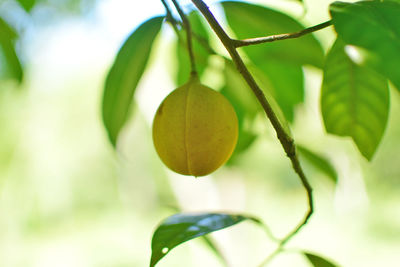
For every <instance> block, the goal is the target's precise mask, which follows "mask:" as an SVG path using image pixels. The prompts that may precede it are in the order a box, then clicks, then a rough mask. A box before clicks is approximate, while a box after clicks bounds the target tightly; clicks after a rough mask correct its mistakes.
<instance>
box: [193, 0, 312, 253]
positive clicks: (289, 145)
mask: <svg viewBox="0 0 400 267" xmlns="http://www.w3.org/2000/svg"><path fill="white" fill-rule="evenodd" d="M192 2H193V3H194V5H195V6H196V7H197V8H198V9H199V11H200V12H201V13H202V14H203V16H204V17H205V18H206V20H207V21H208V23H209V25H210V26H211V28H212V29H213V31H214V32H215V33H216V35H217V36H218V38H219V39H220V40H221V42H222V44H223V45H224V46H225V48H226V50H227V51H228V53H229V54H230V56H231V58H232V60H233V62H234V63H235V65H236V68H237V69H238V71H239V72H240V74H241V75H242V76H243V78H244V79H245V80H246V82H247V84H248V85H249V87H250V88H251V90H252V91H253V93H254V95H255V96H256V98H257V100H258V101H259V103H260V104H261V106H262V108H263V109H264V111H265V114H266V115H267V117H268V119H269V120H270V122H271V124H272V126H273V127H274V129H275V131H276V134H277V137H278V139H279V141H280V143H281V145H282V147H283V149H284V151H285V153H286V155H287V156H288V157H289V159H290V161H291V163H292V167H293V169H294V171H295V172H296V173H297V175H298V176H299V177H300V180H301V182H302V184H303V186H304V188H305V189H306V191H307V198H308V206H309V207H308V211H307V213H306V214H305V216H304V218H303V220H302V221H301V222H300V223H299V224H298V225H297V226H296V228H294V230H293V231H291V232H290V233H289V234H288V235H286V237H284V238H283V239H282V240H281V241H280V243H279V246H278V248H277V250H276V251H275V252H274V253H273V254H272V255H271V256H272V257H273V256H275V255H276V254H277V253H278V252H279V251H280V250H281V249H282V247H283V246H284V245H285V244H286V243H287V242H288V241H289V240H290V238H292V237H293V236H294V235H295V234H296V233H297V232H298V231H299V230H300V229H301V228H302V227H303V226H304V225H305V224H306V223H307V222H308V220H309V218H310V217H311V215H312V213H313V195H312V188H311V186H310V184H309V183H308V181H307V178H306V176H305V174H304V172H303V170H302V168H301V165H300V162H299V159H298V157H297V155H296V146H295V144H294V140H293V139H292V138H291V137H290V136H289V135H288V134H287V133H286V131H285V129H284V128H283V126H282V125H281V123H280V122H279V120H278V117H277V116H276V114H275V112H274V111H273V109H272V107H271V105H270V103H269V102H268V100H267V99H266V97H265V95H264V93H263V92H262V90H261V88H260V87H259V85H258V84H257V82H256V81H255V79H254V77H253V76H252V75H251V73H250V71H249V70H248V69H247V67H246V65H245V64H244V62H243V60H242V58H241V57H240V55H239V53H238V52H237V50H236V48H237V47H236V46H235V40H232V39H231V38H230V37H229V36H228V35H227V34H226V32H225V31H224V29H223V28H222V27H221V25H220V24H219V23H218V21H217V20H216V19H215V17H214V15H213V14H212V13H211V11H210V10H209V9H208V7H207V5H206V4H205V3H204V2H203V1H202V0H192Z"/></svg>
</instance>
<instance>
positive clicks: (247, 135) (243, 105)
mask: <svg viewBox="0 0 400 267" xmlns="http://www.w3.org/2000/svg"><path fill="white" fill-rule="evenodd" d="M224 77H225V86H224V87H223V88H222V89H221V91H220V93H221V94H223V95H224V96H225V97H226V98H227V99H228V100H229V102H230V103H231V104H232V105H233V107H234V108H235V111H236V115H237V117H238V122H239V139H238V143H237V144H236V147H235V150H234V152H233V154H232V156H231V157H230V159H229V161H228V164H232V163H235V161H236V159H237V156H238V155H240V154H241V153H242V152H244V151H245V150H246V149H247V148H249V147H250V145H251V144H252V143H253V142H254V141H255V140H256V138H257V135H256V134H255V133H254V132H253V131H252V129H251V126H252V124H253V121H254V118H255V116H256V114H257V113H258V112H259V111H261V106H260V104H259V103H258V102H257V99H256V97H255V96H254V94H253V93H252V91H251V90H250V88H249V86H248V85H247V84H246V82H245V81H244V79H243V77H241V76H240V74H239V72H238V71H237V70H236V68H235V66H234V64H233V62H232V61H230V60H225V68H224Z"/></svg>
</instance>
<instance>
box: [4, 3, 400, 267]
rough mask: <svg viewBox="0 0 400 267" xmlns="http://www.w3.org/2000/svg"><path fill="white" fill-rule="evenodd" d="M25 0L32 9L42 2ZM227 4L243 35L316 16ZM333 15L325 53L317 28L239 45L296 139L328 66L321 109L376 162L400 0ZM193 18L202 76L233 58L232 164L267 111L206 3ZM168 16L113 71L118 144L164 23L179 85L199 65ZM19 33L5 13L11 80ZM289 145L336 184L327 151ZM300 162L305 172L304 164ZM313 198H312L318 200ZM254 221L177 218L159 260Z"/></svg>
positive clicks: (165, 233)
mask: <svg viewBox="0 0 400 267" xmlns="http://www.w3.org/2000/svg"><path fill="white" fill-rule="evenodd" d="M18 2H19V3H20V5H21V6H22V7H23V8H24V9H25V10H26V11H27V12H30V11H31V10H32V9H33V8H34V7H35V4H36V2H37V1H35V0H30V1H29V0H26V1H23V0H20V1H18ZM193 2H195V1H193ZM298 2H302V1H298ZM219 4H220V6H221V7H222V11H223V13H224V15H225V16H226V25H224V28H226V29H229V32H232V33H233V34H234V37H235V38H237V39H238V40H243V39H252V38H257V37H264V36H271V35H279V34H286V33H293V34H294V33H298V32H302V31H306V30H307V28H306V26H305V25H306V23H305V22H304V21H301V19H297V18H294V17H292V16H290V15H288V14H285V13H283V12H281V11H277V10H275V9H273V8H269V7H265V6H261V5H256V4H251V3H244V2H240V1H223V2H220V3H219ZM329 12H330V16H331V21H330V24H332V25H333V26H334V30H335V40H334V43H333V44H332V46H331V48H330V49H329V51H324V50H323V48H322V45H321V44H320V40H319V38H318V37H317V36H316V35H314V34H313V33H311V31H310V32H308V34H304V35H303V36H297V37H293V38H292V37H289V38H286V39H287V40H286V39H285V40H278V39H279V38H276V39H277V40H273V42H271V43H270V42H265V43H257V44H250V45H246V46H244V47H241V48H238V47H236V48H238V49H239V51H240V55H241V56H243V58H245V63H246V67H247V68H248V69H249V70H250V72H251V74H252V75H253V76H252V77H254V79H255V81H256V82H257V83H258V84H259V85H260V87H261V89H262V91H263V93H264V94H265V95H266V99H267V100H268V102H270V104H271V106H272V108H271V109H272V111H271V112H272V113H273V114H276V116H277V117H278V124H279V125H282V127H283V128H284V129H285V133H284V134H285V135H287V136H289V137H290V138H292V137H291V134H290V126H291V125H293V123H294V122H295V121H296V116H297V112H296V109H297V107H299V106H301V104H302V103H303V102H304V100H305V97H306V96H305V82H304V80H305V71H304V69H305V68H308V67H312V68H315V69H319V70H321V71H322V75H323V82H322V86H321V92H320V95H321V98H320V112H321V116H322V118H323V125H324V127H325V129H326V132H327V133H329V134H331V135H333V136H337V137H350V138H351V139H352V140H353V142H354V144H355V145H356V147H357V149H358V151H359V152H360V154H361V155H362V156H363V157H364V158H365V159H367V160H368V161H371V160H373V158H374V156H375V155H376V154H377V153H379V144H380V143H381V141H382V138H383V137H384V133H385V129H386V128H387V123H388V118H389V116H390V114H389V111H390V98H391V93H392V92H391V91H390V86H389V85H393V87H394V88H396V89H397V91H398V90H400V68H399V66H400V3H399V1H394V0H388V1H359V2H355V3H345V2H333V3H332V4H331V5H330V7H329ZM187 17H188V18H189V21H190V24H191V25H192V31H193V32H192V38H193V52H194V55H195V59H196V66H197V69H198V72H199V75H200V76H202V75H203V74H204V73H205V72H206V70H207V68H209V67H210V66H209V64H210V58H211V56H217V57H219V58H221V59H222V62H223V64H224V65H223V67H222V68H221V69H220V70H219V71H220V73H219V74H220V75H221V77H223V85H222V88H221V89H220V91H221V93H222V94H223V95H225V96H226V97H227V98H228V99H229V100H230V102H231V103H232V105H233V106H234V107H235V110H236V112H237V115H238V120H239V141H238V142H239V143H238V146H237V148H236V150H235V152H234V154H233V157H232V159H231V160H230V161H229V165H235V164H236V162H238V158H239V156H241V155H242V154H244V152H246V151H247V150H248V149H249V148H250V147H251V145H252V144H253V143H254V142H255V141H256V139H257V138H258V137H259V133H258V132H257V131H255V130H254V127H252V126H253V125H254V124H255V120H256V118H257V117H258V115H260V114H261V113H262V112H263V109H261V108H260V106H259V104H258V103H257V101H256V98H255V97H254V96H253V93H252V92H251V91H250V90H248V86H247V85H246V83H245V82H244V80H243V73H242V72H241V71H237V69H236V68H237V65H235V62H234V60H232V59H231V58H228V57H227V56H226V55H225V54H224V53H221V52H219V50H218V48H217V47H216V45H215V43H214V42H212V38H211V36H213V35H212V33H211V28H210V27H209V25H207V23H205V21H204V20H203V18H202V15H201V14H200V13H199V12H198V10H196V9H194V10H192V11H190V12H188V14H187ZM165 18H168V16H164V15H162V16H157V17H153V18H150V19H148V20H146V21H145V22H143V24H141V25H140V26H139V27H138V28H137V29H135V30H134V31H133V32H132V34H130V35H129V37H128V38H127V39H126V41H125V42H124V43H123V45H122V46H121V48H120V50H119V52H118V54H117V55H116V58H115V60H114V63H113V65H112V66H111V68H110V70H109V72H108V75H107V78H106V81H105V85H104V92H103V99H102V100H103V101H102V118H103V123H104V127H105V129H106V131H107V133H108V136H109V140H110V142H111V144H112V145H113V146H114V147H116V146H117V142H118V136H119V134H120V132H121V130H122V129H123V127H124V126H125V124H126V122H127V119H128V116H129V114H130V112H131V110H132V107H133V103H134V99H135V91H136V88H137V87H138V85H139V84H140V80H141V78H142V76H143V73H144V72H145V70H146V68H147V67H148V60H149V58H150V56H151V54H152V53H154V51H153V50H154V45H153V43H154V40H155V39H156V38H157V36H158V35H159V33H160V31H161V30H162V29H163V28H162V24H163V23H167V22H168V23H170V24H171V25H172V26H173V27H174V29H175V30H176V36H175V37H174V40H173V42H174V45H175V53H176V54H175V56H176V59H177V71H176V73H174V77H173V78H174V80H175V81H176V83H177V85H181V84H182V83H184V82H185V81H187V80H188V77H189V73H190V63H191V62H190V57H189V56H188V54H187V47H186V45H187V43H188V40H187V37H186V35H185V33H186V31H187V29H185V28H184V27H183V25H182V23H181V22H179V20H170V19H165ZM210 24H211V23H210ZM321 29H322V28H321ZM18 35H19V33H18V32H17V31H16V30H14V29H13V27H12V26H10V25H9V23H8V22H7V21H6V20H4V19H2V18H1V17H0V48H1V54H0V56H1V57H0V59H1V64H0V66H1V75H2V78H3V76H4V77H6V78H8V79H13V80H16V81H17V82H19V83H21V82H22V79H23V66H22V64H21V62H20V59H19V56H18V54H17V49H16V42H17V38H18ZM231 37H233V36H231ZM272 39H273V38H272ZM235 40H236V39H235ZM231 41H232V40H231ZM239 70H241V69H240V67H239ZM397 91H395V92H396V93H397ZM264 110H265V108H264ZM278 138H280V136H279V134H278ZM290 138H289V139H290ZM290 140H291V139H290ZM285 152H286V153H287V154H288V156H289V157H294V158H296V157H297V154H296V153H297V152H298V153H299V155H300V158H304V159H306V160H307V161H308V162H309V163H310V164H312V165H313V166H314V167H315V168H316V169H318V170H320V171H321V172H322V173H324V174H325V175H326V176H327V177H329V178H330V179H331V180H332V181H333V182H334V183H336V182H337V180H338V174H337V172H336V170H335V169H334V167H333V166H332V164H331V163H330V162H329V159H327V158H326V157H324V156H321V155H319V154H318V153H316V152H314V151H312V150H310V149H309V148H307V147H301V146H298V147H297V152H296V150H295V151H293V155H291V153H288V151H285ZM296 159H297V158H296ZM294 168H295V170H296V172H297V173H299V171H298V169H296V166H294ZM300 170H301V169H300ZM299 176H300V178H301V179H302V180H301V181H302V182H303V184H304V185H305V187H306V189H307V190H308V187H307V180H306V179H305V178H303V177H302V176H301V174H299ZM308 191H309V192H311V190H308ZM310 194H311V193H310ZM309 200H310V202H311V203H312V199H310V198H309ZM310 212H312V206H311V205H310ZM310 214H311V213H310ZM307 219H308V217H306V219H305V221H304V224H305V223H306V222H307ZM244 220H252V221H255V222H257V223H259V224H262V223H261V222H260V221H259V220H258V219H254V217H252V216H244V215H232V214H226V213H202V214H185V213H179V214H175V215H172V216H170V217H169V218H167V219H166V220H164V221H163V222H162V223H161V224H160V225H159V227H158V228H157V229H156V230H155V232H154V234H153V240H152V257H151V262H150V266H155V265H156V264H157V262H159V261H160V260H161V259H162V258H163V257H164V256H165V255H166V254H168V253H169V252H170V251H171V249H173V248H174V247H176V246H178V245H180V244H182V243H184V242H187V241H189V240H191V239H194V238H196V237H200V236H204V235H206V234H209V233H211V232H214V231H218V230H221V229H224V228H228V227H231V226H233V225H236V224H237V223H240V222H242V221H244ZM301 226H302V225H300V227H301ZM300 227H299V228H297V229H296V230H295V231H294V232H293V233H289V235H288V236H286V237H285V238H283V239H281V240H273V241H274V242H276V243H277V247H278V249H277V250H276V253H278V252H279V251H280V250H284V244H285V243H286V242H287V241H288V240H289V239H290V238H291V237H292V236H293V235H294V234H295V233H296V232H297V231H298V230H299V229H300ZM210 247H213V245H212V244H211V245H210ZM301 253H302V254H303V255H304V256H305V257H306V258H307V259H308V260H309V261H310V263H311V264H312V265H313V266H315V267H328V266H329V267H332V266H338V265H337V264H334V263H332V262H331V261H329V260H327V259H324V258H323V257H321V256H317V255H315V254H313V253H308V252H301ZM272 255H274V254H272Z"/></svg>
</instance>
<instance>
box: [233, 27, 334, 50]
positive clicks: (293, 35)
mask: <svg viewBox="0 0 400 267" xmlns="http://www.w3.org/2000/svg"><path fill="white" fill-rule="evenodd" d="M331 25H332V21H331V20H329V21H326V22H323V23H321V24H318V25H315V26H312V27H309V28H306V29H304V30H301V31H298V32H293V33H283V34H277V35H270V36H266V37H257V38H250V39H243V40H232V42H233V45H234V46H235V47H242V46H249V45H256V44H262V43H271V42H275V41H281V40H285V39H293V38H298V37H301V36H303V35H306V34H309V33H312V32H315V31H318V30H321V29H324V28H326V27H329V26H331Z"/></svg>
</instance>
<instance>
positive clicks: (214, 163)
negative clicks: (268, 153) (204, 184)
mask: <svg viewBox="0 0 400 267" xmlns="http://www.w3.org/2000/svg"><path fill="white" fill-rule="evenodd" d="M237 139H238V119H237V116H236V113H235V110H234V109H233V107H232V105H231V104H230V103H229V101H228V100H227V99H226V98H225V97H224V96H223V95H222V94H220V93H218V92H216V91H214V90H213V89H211V88H209V87H207V86H204V85H202V84H200V82H199V80H198V78H196V77H192V78H191V79H190V80H189V82H187V83H186V84H184V85H183V86H181V87H178V88H177V89H175V90H174V91H172V92H171V93H170V94H169V95H168V96H167V97H166V98H165V99H164V100H163V102H162V103H161V104H160V106H159V107H158V110H157V112H156V115H155V117H154V121H153V142H154V146H155V148H156V151H157V153H158V155H159V156H160V158H161V160H162V161H163V162H164V164H165V165H167V167H168V168H170V169H171V170H173V171H175V172H177V173H180V174H183V175H193V176H196V177H197V176H204V175H207V174H210V173H211V172H213V171H215V170H216V169H218V168H219V167H220V166H221V165H222V164H224V163H225V162H226V161H227V160H228V159H229V157H230V156H231V155H232V152H233V150H234V148H235V146H236V143H237Z"/></svg>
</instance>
